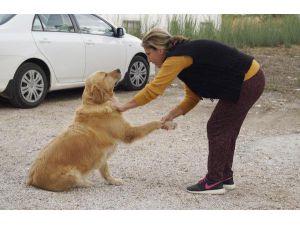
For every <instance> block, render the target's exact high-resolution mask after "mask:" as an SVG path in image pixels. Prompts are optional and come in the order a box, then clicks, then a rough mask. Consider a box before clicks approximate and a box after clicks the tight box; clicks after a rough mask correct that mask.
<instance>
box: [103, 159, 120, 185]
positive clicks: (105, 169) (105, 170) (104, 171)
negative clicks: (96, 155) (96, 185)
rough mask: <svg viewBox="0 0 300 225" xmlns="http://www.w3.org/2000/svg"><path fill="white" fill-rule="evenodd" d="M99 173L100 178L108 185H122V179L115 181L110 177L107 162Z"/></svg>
mask: <svg viewBox="0 0 300 225" xmlns="http://www.w3.org/2000/svg"><path fill="white" fill-rule="evenodd" d="M99 171H100V174H101V175H102V177H103V178H104V179H105V180H106V181H107V183H108V184H112V185H122V184H123V182H122V179H117V178H114V177H112V176H111V175H110V172H109V169H108V165H107V162H105V163H103V164H102V165H101V167H100V169H99Z"/></svg>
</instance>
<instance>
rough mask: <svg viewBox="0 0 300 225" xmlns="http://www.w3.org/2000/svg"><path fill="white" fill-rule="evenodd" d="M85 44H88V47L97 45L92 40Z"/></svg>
mask: <svg viewBox="0 0 300 225" xmlns="http://www.w3.org/2000/svg"><path fill="white" fill-rule="evenodd" d="M85 43H86V44H87V45H95V44H96V43H95V42H93V41H92V40H87V41H86V42H85Z"/></svg>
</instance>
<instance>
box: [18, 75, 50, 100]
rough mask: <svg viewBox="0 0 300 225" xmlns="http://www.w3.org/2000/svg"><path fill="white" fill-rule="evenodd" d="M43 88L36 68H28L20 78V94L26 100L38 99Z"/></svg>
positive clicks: (40, 76) (42, 82) (43, 85)
mask: <svg viewBox="0 0 300 225" xmlns="http://www.w3.org/2000/svg"><path fill="white" fill-rule="evenodd" d="M44 89H45V84H44V80H43V77H42V75H41V74H40V73H39V72H38V71H36V70H28V71H27V72H26V73H25V74H24V75H23V77H22V80H21V94H22V96H23V98H24V99H25V100H26V101H27V102H31V103H33V102H36V101H38V100H39V99H40V98H41V97H42V95H43V93H44Z"/></svg>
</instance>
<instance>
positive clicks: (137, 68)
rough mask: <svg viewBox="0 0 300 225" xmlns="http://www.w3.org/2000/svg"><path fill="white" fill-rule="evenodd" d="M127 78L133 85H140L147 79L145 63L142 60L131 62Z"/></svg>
mask: <svg viewBox="0 0 300 225" xmlns="http://www.w3.org/2000/svg"><path fill="white" fill-rule="evenodd" d="M129 78H130V82H131V83H132V85H134V86H135V87H140V86H142V85H143V84H144V83H145V81H146V79H147V68H146V66H145V64H144V63H142V62H135V63H133V64H132V66H131V68H130V71H129Z"/></svg>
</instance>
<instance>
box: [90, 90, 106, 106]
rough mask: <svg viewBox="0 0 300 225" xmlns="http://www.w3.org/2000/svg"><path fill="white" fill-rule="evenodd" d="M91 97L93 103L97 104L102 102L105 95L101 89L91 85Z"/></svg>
mask: <svg viewBox="0 0 300 225" xmlns="http://www.w3.org/2000/svg"><path fill="white" fill-rule="evenodd" d="M91 95H92V99H93V102H95V103H97V104H100V103H102V102H104V95H105V93H104V91H103V90H102V89H101V88H98V87H97V86H96V85H92V87H91Z"/></svg>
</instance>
